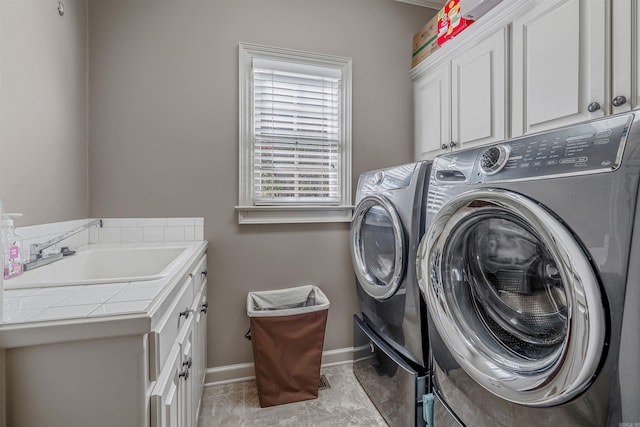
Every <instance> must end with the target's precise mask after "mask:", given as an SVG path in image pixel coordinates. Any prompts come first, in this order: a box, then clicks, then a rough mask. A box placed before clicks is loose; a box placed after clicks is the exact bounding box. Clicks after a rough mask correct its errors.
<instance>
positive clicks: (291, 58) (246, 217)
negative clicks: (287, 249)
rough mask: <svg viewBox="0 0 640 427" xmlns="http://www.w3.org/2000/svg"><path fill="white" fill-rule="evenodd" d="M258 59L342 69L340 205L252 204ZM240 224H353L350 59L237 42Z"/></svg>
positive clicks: (238, 209) (237, 207) (253, 202)
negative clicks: (255, 65)
mask: <svg viewBox="0 0 640 427" xmlns="http://www.w3.org/2000/svg"><path fill="white" fill-rule="evenodd" d="M254 58H262V59H268V60H273V61H285V62H291V63H296V64H302V65H313V66H320V67H328V68H334V69H338V70H340V72H341V94H342V95H341V109H342V115H341V126H340V127H341V129H340V132H341V138H340V139H341V146H340V149H341V156H340V157H341V162H340V163H341V164H340V173H341V182H340V203H339V204H337V205H336V204H315V203H314V204H301V205H291V204H286V205H281V204H274V205H264V204H256V203H255V200H254V190H253V185H254V179H253V172H254V161H253V152H254V151H253V132H254V131H253V126H254V122H253V78H252V63H253V59H254ZM238 59H239V61H238V65H239V191H238V193H239V194H238V206H236V211H237V212H238V223H239V224H269V223H312V222H350V221H351V217H352V212H353V205H352V201H351V151H352V150H351V114H352V113H351V83H352V75H351V74H352V67H351V59H350V58H345V57H339V56H333V55H326V54H320V53H313V52H305V51H300V50H293V49H286V48H279V47H272V46H264V45H258V44H252V43H240V44H239V55H238Z"/></svg>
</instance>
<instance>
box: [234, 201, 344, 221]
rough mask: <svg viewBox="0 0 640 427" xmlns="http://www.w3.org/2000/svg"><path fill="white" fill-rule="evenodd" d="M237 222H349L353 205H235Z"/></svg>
mask: <svg viewBox="0 0 640 427" xmlns="http://www.w3.org/2000/svg"><path fill="white" fill-rule="evenodd" d="M236 211H237V212H238V224H287V223H297V224H299V223H318V222H351V217H352V215H353V206H350V205H347V206H344V205H343V206H236Z"/></svg>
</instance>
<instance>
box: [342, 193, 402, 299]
mask: <svg viewBox="0 0 640 427" xmlns="http://www.w3.org/2000/svg"><path fill="white" fill-rule="evenodd" d="M350 238H351V259H352V260H353V268H354V270H355V272H356V276H357V277H358V280H359V282H360V286H362V289H363V290H364V291H365V292H366V293H367V294H369V295H370V296H372V297H373V298H376V299H378V300H384V299H387V298H390V297H391V296H393V294H394V293H395V292H396V290H397V289H398V287H399V286H400V283H401V282H402V279H403V277H404V273H405V264H406V257H405V254H404V251H405V243H404V231H403V228H402V223H401V221H400V217H399V216H398V213H397V212H396V209H395V208H394V206H393V204H392V203H391V202H390V201H389V200H388V199H387V198H386V197H384V196H382V195H377V194H376V195H369V196H366V197H364V198H363V199H362V200H361V201H360V203H359V204H358V206H357V208H356V211H355V214H354V215H353V221H352V222H351V233H350Z"/></svg>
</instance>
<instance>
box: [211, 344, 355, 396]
mask: <svg viewBox="0 0 640 427" xmlns="http://www.w3.org/2000/svg"><path fill="white" fill-rule="evenodd" d="M352 361H353V347H347V348H339V349H336V350H327V351H323V352H322V366H323V367H327V366H336V365H342V364H346V363H351V362H352ZM254 378H255V372H254V369H253V363H238V364H237V365H226V366H218V367H216V368H209V369H207V373H206V376H205V379H204V382H205V387H207V386H213V385H220V384H227V383H236V382H240V381H249V380H252V379H254Z"/></svg>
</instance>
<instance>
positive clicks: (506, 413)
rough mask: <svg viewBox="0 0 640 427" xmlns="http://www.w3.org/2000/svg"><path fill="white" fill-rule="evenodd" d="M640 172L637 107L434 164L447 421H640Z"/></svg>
mask: <svg viewBox="0 0 640 427" xmlns="http://www.w3.org/2000/svg"><path fill="white" fill-rule="evenodd" d="M639 180H640V115H639V114H638V113H627V114H623V115H617V116H611V117H608V118H604V119H600V120H597V121H592V122H587V123H582V124H578V125H574V126H570V127H565V128H561V129H557V130H554V131H550V132H546V133H540V134H534V135H529V136H525V137H521V138H518V139H512V140H508V141H505V142H502V143H499V144H495V145H492V146H489V147H481V148H475V149H470V150H466V151H459V152H454V153H449V154H446V155H442V156H440V157H438V158H436V159H435V161H434V164H433V167H432V171H431V182H430V186H429V189H428V197H427V204H426V218H427V221H429V222H430V224H431V226H430V228H429V230H428V231H427V233H426V234H425V236H424V237H423V239H422V241H421V243H420V246H419V249H418V255H417V257H418V259H417V270H418V279H419V283H420V289H421V291H422V293H423V296H424V297H425V300H426V302H427V305H428V309H429V316H430V320H431V323H429V334H430V342H431V351H432V354H433V391H434V394H435V397H436V399H435V408H434V412H435V419H434V423H433V425H434V426H435V427H440V426H446V425H467V426H478V427H482V426H487V427H488V426H491V427H499V426H503V427H511V426H516V425H517V426H520V427H527V426H531V427H532V426H539V425H541V424H544V425H575V426H585V427H587V426H594V427H595V426H610V427H619V426H621V425H629V423H630V424H631V425H634V424H635V423H640V409H639V408H640V405H638V402H640V386H639V385H638V384H639V382H638V381H637V378H638V377H637V366H640V351H639V349H640V345H639V344H638V341H639V340H640V338H639V336H638V334H637V331H638V329H639V328H640V320H639V319H640V316H639V315H638V311H639V308H638V307H639V306H640V282H639V281H638V277H640V275H639V273H640V267H639V266H638V264H639V263H638V262H637V260H638V259H640V258H639V257H640V215H637V213H638V183H639ZM632 331H635V332H632Z"/></svg>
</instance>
